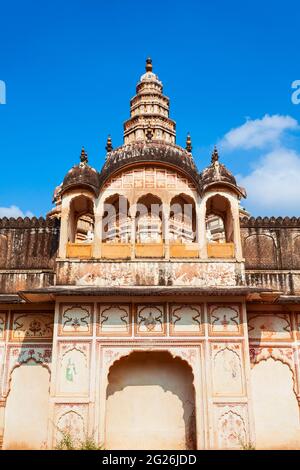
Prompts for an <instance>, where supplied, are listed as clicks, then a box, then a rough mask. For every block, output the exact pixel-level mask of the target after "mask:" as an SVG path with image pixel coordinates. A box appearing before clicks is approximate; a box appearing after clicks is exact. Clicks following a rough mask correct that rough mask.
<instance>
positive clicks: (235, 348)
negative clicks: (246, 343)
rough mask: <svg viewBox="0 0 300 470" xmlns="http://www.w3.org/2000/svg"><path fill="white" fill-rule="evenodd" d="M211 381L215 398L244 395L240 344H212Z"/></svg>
mask: <svg viewBox="0 0 300 470" xmlns="http://www.w3.org/2000/svg"><path fill="white" fill-rule="evenodd" d="M211 356H212V379H213V394H214V395H215V396H242V395H244V394H245V385H244V367H243V350H242V344H241V343H212V344H211Z"/></svg>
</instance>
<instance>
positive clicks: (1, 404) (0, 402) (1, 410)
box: [0, 398, 6, 450]
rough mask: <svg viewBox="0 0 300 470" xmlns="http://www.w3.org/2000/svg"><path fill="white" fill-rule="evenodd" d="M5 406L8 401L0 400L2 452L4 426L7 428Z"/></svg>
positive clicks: (0, 445) (0, 444) (0, 440)
mask: <svg viewBox="0 0 300 470" xmlns="http://www.w3.org/2000/svg"><path fill="white" fill-rule="evenodd" d="M5 405H6V399H5V398H0V450H1V449H2V446H3V437H4V426H5Z"/></svg>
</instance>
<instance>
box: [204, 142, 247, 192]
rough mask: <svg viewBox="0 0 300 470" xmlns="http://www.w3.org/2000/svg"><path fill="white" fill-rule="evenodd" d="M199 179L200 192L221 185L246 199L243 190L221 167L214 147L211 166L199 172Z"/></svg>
mask: <svg viewBox="0 0 300 470" xmlns="http://www.w3.org/2000/svg"><path fill="white" fill-rule="evenodd" d="M200 177H201V186H202V192H204V191H205V190H206V189H207V188H208V187H210V186H212V185H216V184H220V183H222V184H226V185H228V186H230V187H232V189H234V190H235V191H237V192H238V193H239V194H240V195H241V196H243V197H246V191H245V189H244V188H241V187H240V186H238V185H237V182H236V179H235V177H234V176H233V174H232V173H231V172H230V171H229V170H228V169H227V168H226V166H225V165H223V163H220V162H219V155H218V151H217V149H216V147H215V148H214V151H213V153H212V158H211V164H210V165H209V166H208V167H207V168H205V169H204V170H203V171H202V172H201V174H200Z"/></svg>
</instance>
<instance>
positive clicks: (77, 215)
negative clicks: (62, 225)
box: [68, 195, 95, 243]
mask: <svg viewBox="0 0 300 470" xmlns="http://www.w3.org/2000/svg"><path fill="white" fill-rule="evenodd" d="M94 224H95V217H94V203H93V200H92V199H91V198H88V197H87V196H85V195H80V196H76V197H74V198H73V199H72V200H71V202H70V211H69V226H68V229H69V230H68V241H69V242H70V243H91V242H92V241H93V238H94Z"/></svg>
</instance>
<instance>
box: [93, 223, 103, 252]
mask: <svg viewBox="0 0 300 470" xmlns="http://www.w3.org/2000/svg"><path fill="white" fill-rule="evenodd" d="M102 220H103V217H102V214H96V215H95V227H94V240H93V251H92V254H93V258H98V259H99V258H101V248H102Z"/></svg>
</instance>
